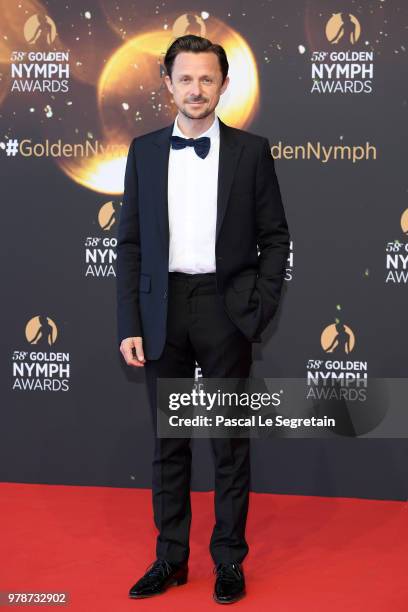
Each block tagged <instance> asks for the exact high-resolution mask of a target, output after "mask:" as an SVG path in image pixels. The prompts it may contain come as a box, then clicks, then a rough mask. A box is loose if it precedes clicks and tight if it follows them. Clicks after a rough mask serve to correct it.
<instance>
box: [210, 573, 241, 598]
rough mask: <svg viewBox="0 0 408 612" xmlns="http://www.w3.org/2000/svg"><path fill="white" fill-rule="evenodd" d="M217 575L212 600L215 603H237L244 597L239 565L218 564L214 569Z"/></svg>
mask: <svg viewBox="0 0 408 612" xmlns="http://www.w3.org/2000/svg"><path fill="white" fill-rule="evenodd" d="M214 573H216V574H217V578H216V581H215V587H214V593H213V598H214V600H215V601H216V602H217V603H220V604H227V603H234V602H235V601H238V600H239V599H241V598H242V597H244V595H245V577H244V571H243V569H242V567H241V565H240V564H239V563H219V564H218V565H216V566H215V567H214Z"/></svg>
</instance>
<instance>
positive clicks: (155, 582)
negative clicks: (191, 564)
mask: <svg viewBox="0 0 408 612" xmlns="http://www.w3.org/2000/svg"><path fill="white" fill-rule="evenodd" d="M187 576H188V565H187V562H184V563H182V564H175V563H172V562H170V561H167V559H156V561H154V562H153V563H152V564H151V565H149V567H148V568H147V570H146V573H145V574H144V575H143V576H142V577H141V578H140V579H139V580H138V581H137V582H136V583H135V584H134V585H133V586H132V588H131V589H130V591H129V597H131V598H132V599H140V598H142V597H152V596H153V595H159V594H160V593H164V591H165V590H166V589H167V587H169V586H173V585H176V586H179V585H181V584H185V583H186V582H187Z"/></svg>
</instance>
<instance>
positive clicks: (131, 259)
mask: <svg viewBox="0 0 408 612" xmlns="http://www.w3.org/2000/svg"><path fill="white" fill-rule="evenodd" d="M164 65H165V68H166V76H165V82H166V85H167V87H168V89H169V91H170V92H171V94H172V96H173V99H174V103H175V105H176V106H177V108H178V114H177V117H176V118H175V120H174V122H173V123H172V124H171V125H168V126H167V127H164V128H162V129H159V130H155V131H153V132H150V133H148V134H144V135H142V136H139V137H136V138H134V139H133V141H132V143H131V145H130V148H129V154H128V159H127V165H126V172H125V190H124V197H123V204H122V209H121V215H120V221H119V229H118V245H117V315H118V335H119V343H120V351H121V353H122V355H123V357H124V359H125V361H126V363H127V364H128V365H129V366H134V367H144V368H145V374H146V382H147V389H148V396H149V404H150V409H151V413H152V417H153V425H154V429H155V449H154V458H153V479H152V498H153V511H154V520H155V525H156V527H157V529H158V532H159V533H158V537H157V542H156V560H155V561H154V562H153V563H152V564H151V565H150V566H149V567H148V568H147V571H146V573H145V574H144V575H143V576H142V577H141V578H140V579H139V580H138V581H137V582H136V584H135V585H134V586H133V587H132V588H131V589H130V592H129V595H130V597H134V598H139V597H148V596H151V595H155V594H158V593H162V592H163V591H164V590H165V589H166V588H167V587H168V586H169V585H172V584H177V585H180V584H184V583H185V582H186V581H187V575H188V558H189V553H190V549H189V531H190V523H191V506H190V475H191V446H190V443H191V440H190V439H188V438H164V437H158V436H157V429H156V428H157V400H156V385H157V380H158V378H191V379H193V377H194V371H195V363H196V361H197V363H198V365H199V366H200V368H201V372H202V375H203V377H204V378H206V377H208V378H209V377H212V378H224V377H225V378H229V377H232V378H234V377H236V378H238V377H239V378H247V377H248V376H249V372H250V368H251V364H252V343H253V342H260V341H261V337H260V334H261V333H262V331H263V330H264V329H265V327H266V326H267V324H268V323H269V322H270V320H271V319H272V318H273V316H274V314H275V312H276V309H277V307H278V303H279V298H280V294H281V289H282V284H283V279H284V274H285V267H286V260H287V257H288V252H289V233H288V226H287V222H286V218H285V213H284V209H283V205H282V199H281V194H280V189H279V185H278V181H277V177H276V174H275V169H274V161H273V158H272V156H271V150H270V146H269V143H268V140H267V138H264V137H262V136H258V135H256V134H252V133H250V132H245V131H243V130H239V129H236V128H233V127H230V126H228V125H226V124H225V123H224V122H223V121H221V119H219V117H218V116H217V115H216V114H215V112H214V111H215V108H216V106H217V104H218V101H219V98H220V95H221V94H222V93H223V92H224V91H225V90H226V88H227V86H228V83H229V77H228V61H227V57H226V54H225V51H224V49H223V48H222V47H221V46H220V45H216V44H213V43H212V42H211V41H209V40H208V39H205V38H202V37H199V36H195V35H186V36H181V37H180V38H177V39H176V40H175V41H174V42H173V43H172V44H171V46H170V47H169V48H168V50H167V53H166V56H165V60H164ZM258 249H259V252H258ZM211 446H212V452H213V457H214V464H215V495H214V505H215V519H216V520H215V525H214V529H213V532H212V536H211V541H210V547H209V548H210V553H211V556H212V559H213V561H214V573H215V574H216V579H215V586H214V593H213V597H214V599H215V601H217V602H218V603H231V602H233V601H236V600H238V599H239V598H241V597H243V595H244V594H245V578H244V572H243V567H242V562H243V560H244V558H245V556H246V555H247V553H248V544H247V542H246V539H245V525H246V519H247V512H248V501H249V489H250V463H249V438H248V437H246V438H245V437H242V438H211Z"/></svg>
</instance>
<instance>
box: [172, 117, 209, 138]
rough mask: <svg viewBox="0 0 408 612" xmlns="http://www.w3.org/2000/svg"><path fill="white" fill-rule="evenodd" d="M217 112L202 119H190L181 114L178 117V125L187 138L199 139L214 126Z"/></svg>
mask: <svg viewBox="0 0 408 612" xmlns="http://www.w3.org/2000/svg"><path fill="white" fill-rule="evenodd" d="M214 119H215V112H212V113H211V115H208V116H207V117H203V118H202V119H190V118H189V117H186V116H185V115H182V114H181V113H178V115H177V125H178V127H179V129H180V131H181V132H183V134H184V136H185V137H186V138H197V137H198V136H200V134H203V133H204V132H206V131H207V130H208V128H209V127H211V126H212V124H213V122H214Z"/></svg>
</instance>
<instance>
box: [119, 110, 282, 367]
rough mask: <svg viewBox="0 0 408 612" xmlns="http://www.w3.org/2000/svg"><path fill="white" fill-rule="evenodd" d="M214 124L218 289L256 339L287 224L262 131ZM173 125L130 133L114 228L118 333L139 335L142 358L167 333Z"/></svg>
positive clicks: (272, 294) (277, 284) (277, 285)
mask: <svg viewBox="0 0 408 612" xmlns="http://www.w3.org/2000/svg"><path fill="white" fill-rule="evenodd" d="M219 124H220V150H219V168H218V199H217V222H216V243H215V257H216V281H217V291H218V293H219V294H220V295H221V296H222V300H223V304H224V307H225V310H226V312H227V314H228V315H229V317H230V318H231V320H232V321H233V322H234V323H235V324H236V325H237V327H238V328H239V329H240V330H241V331H242V333H243V334H244V335H245V336H246V337H247V338H248V339H249V340H250V341H251V342H260V341H261V338H260V333H261V332H262V331H263V330H264V329H265V327H266V325H267V324H268V323H269V321H270V320H271V319H272V317H273V315H274V314H275V311H276V309H277V306H278V302H279V298H280V293H281V289H282V284H283V279H284V275H285V268H286V260H287V257H288V253H289V232H288V226H287V222H286V217H285V212H284V208H283V205H282V198H281V193H280V189H279V185H278V180H277V178H276V174H275V168H274V161H273V158H272V155H271V150H270V146H269V142H268V139H267V138H264V137H262V136H258V135H255V134H252V133H250V132H245V131H243V130H239V129H236V128H233V127H230V126H228V125H226V124H225V123H223V122H222V121H221V120H219ZM173 125H174V123H172V124H171V125H169V126H167V127H165V128H162V129H159V130H156V131H154V132H149V133H148V134H144V135H143V136H138V137H136V138H134V139H133V140H132V143H131V145H130V148H129V153H128V158H127V164H126V172H125V185H124V187H125V189H124V196H123V202H122V207H121V212H120V219H119V226H118V233H117V241H118V242H117V269H116V275H117V276H116V289H117V292H116V294H117V326H118V340H119V344H120V343H121V341H122V339H123V338H128V337H132V336H142V337H143V348H144V353H145V357H146V359H158V358H159V357H160V355H161V353H162V351H163V348H164V343H165V339H166V324H167V294H168V264H169V225H168V201H167V187H168V186H167V176H168V160H169V151H170V136H171V134H172V131H173ZM199 188H200V186H199V185H197V189H199ZM258 247H259V253H258Z"/></svg>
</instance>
